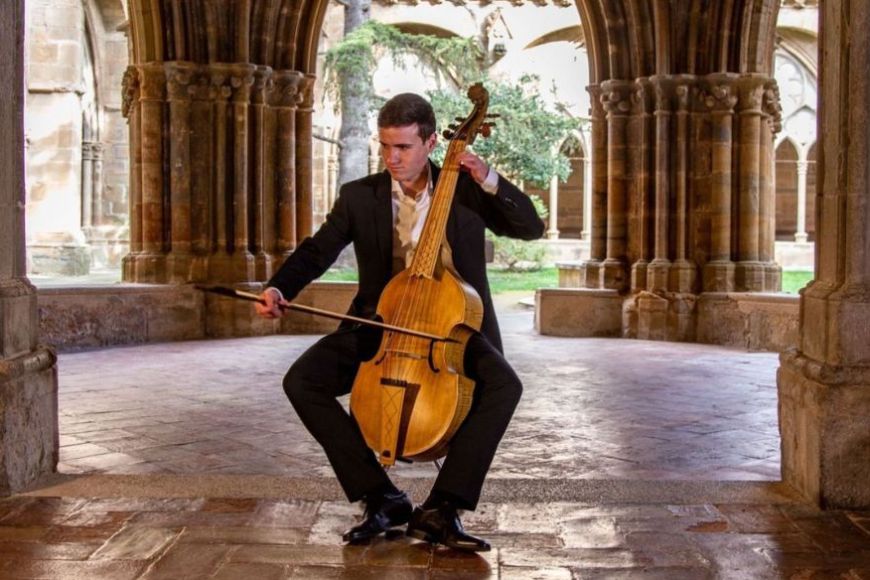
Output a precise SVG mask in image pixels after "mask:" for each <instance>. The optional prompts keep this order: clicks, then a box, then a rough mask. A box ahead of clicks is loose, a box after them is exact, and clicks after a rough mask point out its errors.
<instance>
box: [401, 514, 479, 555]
mask: <svg viewBox="0 0 870 580" xmlns="http://www.w3.org/2000/svg"><path fill="white" fill-rule="evenodd" d="M406 533H407V535H408V536H410V537H412V538H416V539H418V540H423V541H424V542H429V543H430V544H443V545H445V546H447V547H448V548H453V549H454V550H463V551H466V552H489V550H490V546H489V543H488V542H487V541H486V540H481V539H480V538H475V537H474V536H470V535H468V534H466V533H465V530H464V529H463V528H462V522H461V521H459V514H458V513H456V508H454V507H453V506H452V505H450V504H449V503H442V504H441V505H439V506H438V507H436V508H433V509H423V508H422V507H418V508H416V509H415V510H414V514H413V515H412V516H411V522H410V523H409V524H408V531H407V532H406Z"/></svg>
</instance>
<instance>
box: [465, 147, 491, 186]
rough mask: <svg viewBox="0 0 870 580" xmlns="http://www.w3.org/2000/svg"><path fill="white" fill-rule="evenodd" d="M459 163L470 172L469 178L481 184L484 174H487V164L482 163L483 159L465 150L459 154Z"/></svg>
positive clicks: (484, 178) (484, 177)
mask: <svg viewBox="0 0 870 580" xmlns="http://www.w3.org/2000/svg"><path fill="white" fill-rule="evenodd" d="M459 165H460V166H461V167H462V168H463V169H465V170H466V171H468V172H469V173H470V174H471V178H472V179H474V181H476V182H477V183H478V184H483V182H484V181H485V180H486V176H487V175H489V165H487V164H486V163H484V161H483V159H481V158H480V157H478V156H477V155H475V154H474V153H469V152H468V151H465V152H464V153H462V154H461V155H460V156H459Z"/></svg>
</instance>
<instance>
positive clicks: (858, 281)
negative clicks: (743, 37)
mask: <svg viewBox="0 0 870 580" xmlns="http://www.w3.org/2000/svg"><path fill="white" fill-rule="evenodd" d="M820 12H821V19H820V25H819V30H820V31H821V38H820V46H819V55H820V57H821V62H820V67H819V69H820V79H819V87H820V92H819V102H820V106H819V112H820V118H819V127H823V128H824V131H823V132H821V134H820V135H819V141H818V147H819V181H818V187H819V191H818V197H817V203H818V217H819V220H818V222H817V224H816V227H817V230H816V231H817V236H816V272H815V273H816V276H815V280H814V281H813V282H812V283H810V285H809V286H808V287H807V288H806V289H805V290H804V291H803V293H802V294H801V317H800V320H801V325H800V339H799V346H798V348H797V350H794V351H787V352H786V353H784V354H783V355H782V356H781V358H780V361H781V366H780V369H779V373H778V376H777V386H778V389H779V419H780V433H781V436H782V475H783V479H784V481H786V482H787V483H789V484H791V485H792V486H794V487H795V488H797V489H798V490H800V491H801V492H803V493H804V494H805V495H806V496H807V497H808V498H810V499H811V500H813V501H815V502H818V503H819V504H820V505H822V506H824V507H833V508H849V509H867V508H870V461H868V457H870V323H868V321H870V167H868V164H870V114H868V108H867V103H868V102H870V36H868V35H867V34H866V30H868V28H870V3H868V2H854V1H845V0H826V1H825V2H822V3H821V4H820Z"/></svg>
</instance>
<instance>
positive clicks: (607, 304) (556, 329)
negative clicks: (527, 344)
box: [535, 288, 623, 337]
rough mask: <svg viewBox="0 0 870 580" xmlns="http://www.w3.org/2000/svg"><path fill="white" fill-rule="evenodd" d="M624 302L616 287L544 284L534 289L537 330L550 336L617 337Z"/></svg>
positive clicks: (620, 328)
mask: <svg viewBox="0 0 870 580" xmlns="http://www.w3.org/2000/svg"><path fill="white" fill-rule="evenodd" d="M622 302H623V300H622V297H621V296H620V295H619V293H618V292H616V290H606V289H605V290H597V289H587V288H565V289H562V288H558V289H557V288H541V289H539V290H537V291H536V292H535V330H537V331H538V332H540V333H541V334H546V335H550V336H578V337H579V336H596V337H618V336H621V335H622Z"/></svg>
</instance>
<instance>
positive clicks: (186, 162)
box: [166, 62, 195, 283]
mask: <svg viewBox="0 0 870 580" xmlns="http://www.w3.org/2000/svg"><path fill="white" fill-rule="evenodd" d="M194 71H195V65H193V64H192V63H181V62H178V63H176V62H168V63H166V89H167V90H166V93H167V97H168V101H169V200H170V210H171V213H170V226H169V239H170V240H171V242H170V249H169V255H168V257H167V268H168V279H169V281H170V282H176V283H179V282H180V283H184V282H187V281H188V280H189V279H190V268H191V243H192V239H191V227H190V225H191V224H190V216H191V189H190V185H191V159H190V153H191V151H190V137H191V115H190V112H191V92H192V90H193V87H192V86H191V81H192V80H193V75H194Z"/></svg>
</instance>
